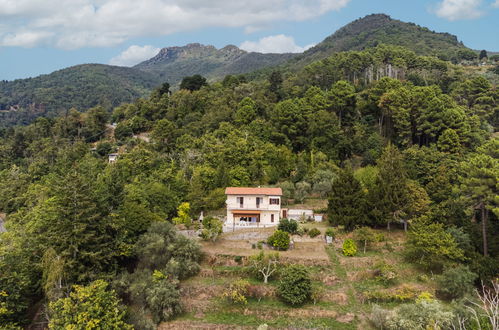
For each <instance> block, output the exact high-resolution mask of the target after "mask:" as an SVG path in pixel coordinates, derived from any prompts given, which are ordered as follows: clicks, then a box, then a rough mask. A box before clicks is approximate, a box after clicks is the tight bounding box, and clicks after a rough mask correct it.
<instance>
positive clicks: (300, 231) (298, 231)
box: [296, 226, 306, 236]
mask: <svg viewBox="0 0 499 330" xmlns="http://www.w3.org/2000/svg"><path fill="white" fill-rule="evenodd" d="M305 234H306V231H305V227H301V226H300V227H298V230H297V231H296V235H299V236H303V235H305Z"/></svg>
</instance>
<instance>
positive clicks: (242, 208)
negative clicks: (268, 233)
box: [225, 187, 282, 227]
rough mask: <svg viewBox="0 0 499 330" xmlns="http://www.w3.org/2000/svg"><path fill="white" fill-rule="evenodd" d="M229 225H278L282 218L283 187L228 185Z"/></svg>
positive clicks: (226, 193)
mask: <svg viewBox="0 0 499 330" xmlns="http://www.w3.org/2000/svg"><path fill="white" fill-rule="evenodd" d="M225 195H226V196H227V201H226V204H227V221H226V225H227V226H257V227H259V226H262V227H268V226H277V225H278V224H279V221H280V218H281V197H282V189H281V188H246V187H228V188H226V189H225Z"/></svg>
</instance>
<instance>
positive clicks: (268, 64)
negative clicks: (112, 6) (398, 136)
mask: <svg viewBox="0 0 499 330" xmlns="http://www.w3.org/2000/svg"><path fill="white" fill-rule="evenodd" d="M381 43H385V44H391V45H398V46H403V47H406V48H408V49H410V50H413V51H415V52H416V53H417V54H419V55H431V56H437V57H439V58H441V59H445V60H451V61H455V62H457V61H458V60H459V53H460V52H465V53H466V52H468V55H469V52H474V53H476V52H475V51H472V50H471V49H469V48H467V47H466V46H465V45H464V44H463V43H462V42H460V41H459V40H458V38H457V37H456V36H454V35H452V34H449V33H439V32H434V31H431V30H430V29H428V28H425V27H421V26H419V25H417V24H415V23H407V22H403V21H400V20H397V19H393V18H391V17H390V16H388V15H386V14H371V15H367V16H365V17H362V18H359V19H357V20H354V21H352V22H351V23H349V24H347V25H345V26H343V27H342V28H340V29H338V30H337V31H336V32H334V33H333V34H331V35H330V36H328V37H326V38H325V39H324V40H323V41H321V42H320V43H318V44H317V45H315V46H314V47H312V48H310V49H308V50H306V51H305V52H303V53H300V54H295V53H284V54H279V53H274V54H263V53H256V52H247V51H245V50H242V49H240V48H238V47H237V46H235V45H227V46H225V47H223V48H220V49H217V48H216V47H215V46H212V45H203V44H200V43H190V44H187V45H185V46H172V47H164V48H162V49H161V50H160V51H159V52H158V54H156V55H155V56H153V57H152V58H150V59H148V60H146V61H143V62H141V63H138V64H137V65H135V66H133V67H118V66H110V65H105V64H81V65H77V66H72V67H69V68H65V69H61V70H57V71H55V72H53V73H50V74H45V75H40V76H37V77H34V78H27V79H17V80H13V81H2V82H0V110H5V109H11V108H12V107H14V108H16V109H21V111H17V110H16V113H12V112H9V111H8V110H7V111H3V112H1V113H0V126H2V125H3V126H5V125H6V124H7V125H11V124H15V123H18V121H16V116H17V117H22V116H20V115H19V113H20V112H22V110H23V107H24V108H26V109H24V110H25V112H26V111H27V112H29V111H31V110H30V109H33V108H35V109H40V108H42V109H44V111H42V112H43V114H42V115H47V116H50V115H53V114H56V113H60V111H63V110H67V109H69V108H72V107H76V108H77V109H79V110H81V111H84V110H86V109H88V108H90V107H93V106H95V105H96V104H100V103H104V104H105V107H106V108H108V109H110V108H112V107H114V106H116V105H119V104H120V103H123V102H130V101H132V100H133V99H135V98H138V97H143V96H146V95H147V94H148V93H150V91H151V90H152V89H153V88H154V87H156V86H159V85H160V84H162V83H164V82H168V83H170V85H172V86H173V87H175V86H178V84H179V83H180V81H181V80H182V79H183V78H184V77H186V76H191V75H194V74H200V75H203V76H205V77H206V78H207V79H208V80H209V81H216V80H221V79H222V78H223V77H225V76H226V75H239V74H247V77H248V78H265V77H267V76H268V74H269V72H270V71H271V70H276V69H277V70H289V71H298V70H300V69H302V68H303V67H305V66H306V65H308V64H310V63H312V62H314V61H318V60H322V59H324V58H326V57H329V56H331V55H333V54H334V53H337V52H342V51H352V50H353V51H355V50H363V49H365V48H369V47H374V46H376V45H378V44H381ZM472 55H473V53H472ZM249 73H251V74H249ZM33 105H34V106H33ZM37 105H39V106H38V107H37ZM28 106H31V108H29V107H28ZM39 115H40V111H39V110H38V111H37V114H34V115H33V116H30V115H27V116H24V117H25V119H23V120H20V121H19V123H27V122H29V121H30V120H31V119H30V118H31V117H33V118H35V117H36V116H39Z"/></svg>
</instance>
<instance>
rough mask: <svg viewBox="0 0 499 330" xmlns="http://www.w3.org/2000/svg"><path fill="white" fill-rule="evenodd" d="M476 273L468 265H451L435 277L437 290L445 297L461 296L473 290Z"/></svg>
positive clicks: (454, 297)
mask: <svg viewBox="0 0 499 330" xmlns="http://www.w3.org/2000/svg"><path fill="white" fill-rule="evenodd" d="M476 278H477V275H476V274H475V273H473V272H472V271H470V269H469V268H468V266H464V265H453V266H450V267H448V268H446V269H445V270H444V272H443V273H442V274H441V275H439V276H438V277H437V284H438V290H437V292H438V293H439V294H441V295H442V296H443V297H445V298H447V299H458V298H462V297H463V296H464V295H465V294H467V293H470V292H471V291H472V290H473V282H474V281H475V280H476Z"/></svg>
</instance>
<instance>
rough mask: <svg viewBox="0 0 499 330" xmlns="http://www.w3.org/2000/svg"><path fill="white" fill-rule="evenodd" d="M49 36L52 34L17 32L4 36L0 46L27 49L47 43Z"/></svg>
mask: <svg viewBox="0 0 499 330" xmlns="http://www.w3.org/2000/svg"><path fill="white" fill-rule="evenodd" d="M51 36H52V33H50V32H47V31H40V32H36V31H25V32H22V31H19V32H16V33H10V34H6V35H5V36H4V38H3V39H2V40H1V42H0V46H20V47H28V48H29V47H34V46H36V45H39V44H41V43H43V42H45V41H47V39H49V38H50V37H51Z"/></svg>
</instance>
